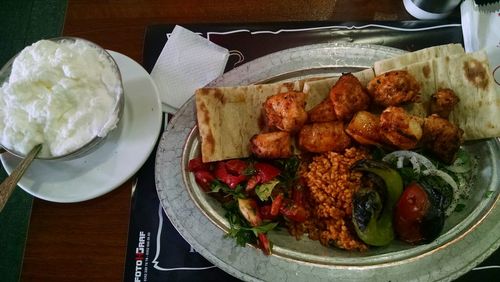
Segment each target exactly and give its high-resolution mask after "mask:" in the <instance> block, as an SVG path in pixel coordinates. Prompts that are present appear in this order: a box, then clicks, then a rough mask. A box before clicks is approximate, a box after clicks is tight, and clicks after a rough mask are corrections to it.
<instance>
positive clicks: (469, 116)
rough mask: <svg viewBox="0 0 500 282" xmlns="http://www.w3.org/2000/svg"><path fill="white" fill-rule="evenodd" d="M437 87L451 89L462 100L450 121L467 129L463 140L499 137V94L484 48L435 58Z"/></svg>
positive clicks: (434, 66)
mask: <svg viewBox="0 0 500 282" xmlns="http://www.w3.org/2000/svg"><path fill="white" fill-rule="evenodd" d="M433 68H434V72H435V77H436V89H439V88H450V89H452V90H453V91H455V94H456V95H457V96H458V98H459V99H460V102H458V104H457V105H456V106H455V108H454V109H453V111H452V112H451V114H450V117H449V119H450V121H451V122H452V123H454V124H456V125H457V126H458V127H460V128H461V129H462V130H463V131H464V140H476V139H484V138H492V137H498V136H500V124H499V121H500V93H498V92H497V88H496V86H495V80H494V78H493V75H492V72H491V69H490V67H489V63H488V56H487V54H486V52H485V51H478V52H474V53H467V54H464V55H454V56H445V57H440V58H437V59H434V60H433Z"/></svg>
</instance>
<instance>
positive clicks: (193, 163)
mask: <svg viewBox="0 0 500 282" xmlns="http://www.w3.org/2000/svg"><path fill="white" fill-rule="evenodd" d="M188 170H189V171H191V172H195V171H198V170H210V164H209V163H204V162H203V161H202V158H201V157H197V158H194V159H191V160H189V163H188Z"/></svg>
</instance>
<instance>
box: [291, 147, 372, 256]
mask: <svg viewBox="0 0 500 282" xmlns="http://www.w3.org/2000/svg"><path fill="white" fill-rule="evenodd" d="M367 158H370V154H369V153H368V152H367V151H366V150H365V149H361V148H356V147H351V148H348V149H346V150H345V152H344V153H343V154H339V153H335V152H327V153H323V154H320V155H317V156H315V157H313V159H312V161H311V162H310V163H308V164H306V165H305V166H303V167H302V168H301V169H300V176H301V177H303V179H304V180H305V182H306V185H307V191H308V193H307V195H308V202H309V203H308V204H309V207H310V212H311V216H310V217H309V219H308V220H307V221H306V222H305V223H303V225H302V226H301V227H298V226H293V227H292V228H291V230H290V232H291V233H292V235H294V236H296V237H298V236H300V235H301V233H308V234H309V238H311V239H313V240H319V241H320V242H321V244H322V245H325V246H330V245H333V246H336V247H339V248H342V249H346V250H360V251H363V250H366V249H368V246H367V245H366V244H365V243H363V242H362V241H361V240H360V239H358V237H357V236H356V232H355V231H354V229H353V227H352V223H351V222H352V221H351V215H352V197H353V195H354V193H355V192H356V191H357V189H358V188H359V187H360V185H361V176H362V175H361V173H360V172H352V171H350V169H349V168H350V167H351V165H352V164H354V163H355V162H356V161H359V160H362V159H367Z"/></svg>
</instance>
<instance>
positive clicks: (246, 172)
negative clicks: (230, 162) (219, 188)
mask: <svg viewBox="0 0 500 282" xmlns="http://www.w3.org/2000/svg"><path fill="white" fill-rule="evenodd" d="M256 173H257V171H256V170H255V168H254V166H253V165H252V164H249V165H248V166H247V167H246V168H245V170H244V171H243V175H246V176H252V175H254V174H256Z"/></svg>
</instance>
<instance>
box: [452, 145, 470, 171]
mask: <svg viewBox="0 0 500 282" xmlns="http://www.w3.org/2000/svg"><path fill="white" fill-rule="evenodd" d="M446 169H447V170H449V171H451V172H454V173H466V172H468V171H470V170H471V169H472V165H471V159H470V156H469V154H468V153H467V152H466V151H465V150H463V149H461V150H460V151H458V156H457V159H456V160H455V162H453V164H452V165H450V166H447V167H446Z"/></svg>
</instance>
